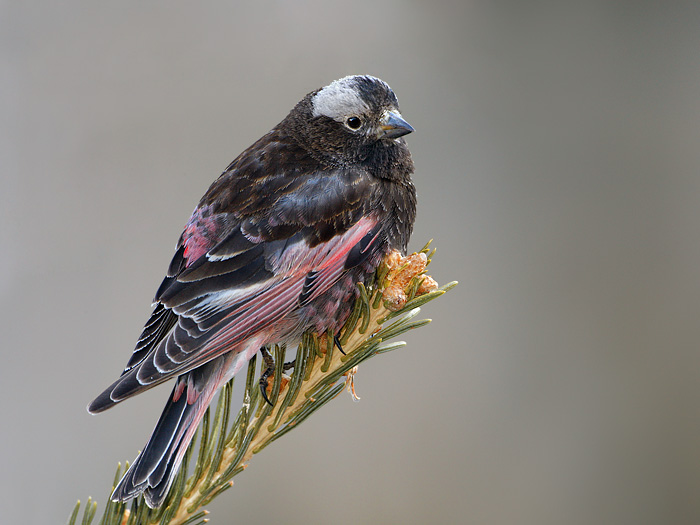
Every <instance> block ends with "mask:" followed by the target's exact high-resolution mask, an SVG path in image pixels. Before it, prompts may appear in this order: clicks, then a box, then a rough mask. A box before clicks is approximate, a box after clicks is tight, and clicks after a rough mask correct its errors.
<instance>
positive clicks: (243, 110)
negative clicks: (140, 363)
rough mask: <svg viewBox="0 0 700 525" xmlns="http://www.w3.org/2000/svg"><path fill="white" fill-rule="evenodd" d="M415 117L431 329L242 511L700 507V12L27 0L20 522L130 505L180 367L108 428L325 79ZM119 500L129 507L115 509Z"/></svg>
mask: <svg viewBox="0 0 700 525" xmlns="http://www.w3.org/2000/svg"><path fill="white" fill-rule="evenodd" d="M353 73H370V74H373V75H376V76H379V77H381V78H383V79H384V80H386V81H387V82H389V83H390V84H391V86H392V87H393V88H394V90H395V91H396V93H397V94H398V97H399V99H400V101H401V108H402V111H403V114H404V116H405V117H406V118H407V119H408V120H409V122H411V124H413V126H415V128H416V130H417V131H416V133H414V134H413V135H410V136H409V137H408V143H409V146H410V148H411V151H412V153H413V156H414V159H415V163H416V175H415V183H416V186H417V187H418V191H419V213H418V220H417V224H416V230H415V233H414V237H413V242H412V245H411V248H412V249H419V248H420V247H421V246H422V245H423V244H424V242H425V241H427V240H428V239H430V238H434V239H435V241H434V245H435V246H436V247H437V248H438V252H437V255H436V259H435V261H434V263H433V265H432V266H431V274H432V275H433V276H434V277H435V278H436V279H437V280H438V281H439V282H440V283H442V284H444V283H446V282H447V281H450V280H454V279H457V280H459V281H460V283H461V284H460V286H459V287H458V288H457V289H456V290H454V291H453V292H451V293H450V294H448V295H446V296H445V297H443V298H442V299H441V300H439V301H437V302H436V303H432V304H430V305H429V306H427V307H426V308H424V311H423V314H424V315H425V316H428V317H431V318H433V319H434V322H433V324H431V325H430V326H429V327H426V328H423V329H421V330H419V331H417V332H415V333H410V334H407V335H406V336H404V338H405V339H406V340H407V341H408V343H409V344H408V346H407V347H406V348H404V349H402V350H400V351H396V352H394V353H391V354H387V355H385V356H382V357H379V358H376V359H374V360H373V361H370V362H369V363H368V364H367V365H364V366H362V367H361V368H360V373H359V375H358V376H357V390H358V393H359V395H360V396H361V397H362V401H361V402H360V403H353V402H352V401H351V400H350V397H349V396H348V395H343V396H341V397H340V398H339V399H337V400H335V401H334V402H333V403H332V404H331V405H329V406H328V407H326V408H325V409H324V410H322V411H321V412H319V413H317V414H316V415H315V416H314V417H313V418H311V419H310V420H308V421H307V422H306V423H305V424H304V425H303V426H301V427H300V428H299V429H298V430H295V431H294V432H292V433H291V434H289V435H288V436H287V437H285V438H284V439H282V440H280V441H278V442H276V443H275V444H274V446H271V447H270V448H268V449H266V450H265V452H264V453H263V454H261V455H259V456H257V457H255V458H254V459H253V461H252V462H251V464H250V468H249V469H248V470H246V472H245V473H244V474H242V475H240V476H238V477H237V478H236V484H235V486H234V488H233V489H232V490H230V491H229V492H227V493H226V494H225V495H223V496H222V497H220V498H219V499H218V500H217V501H216V502H215V504H213V505H212V506H211V507H210V508H211V510H212V511H213V513H212V523H234V522H235V523H290V524H322V523H329V522H333V523H339V524H350V523H353V524H355V523H412V524H413V523H415V524H423V523H469V524H501V523H504V524H505V523H518V524H538V525H540V524H581V525H583V524H591V523H610V524H658V523H679V524H680V523H683V524H685V523H688V524H694V523H700V413H699V410H698V401H699V400H700V381H698V378H699V377H700V352H699V350H700V349H699V346H698V343H699V341H700V322H699V321H700V318H699V317H700V202H699V201H700V140H699V139H700V6H699V5H698V4H697V3H695V5H693V4H692V3H689V4H688V5H687V6H686V7H684V6H683V5H682V4H680V3H674V2H669V3H663V2H658V3H651V2H629V3H626V4H625V3H623V2H585V3H584V2H581V3H579V4H578V5H577V4H565V3H554V4H544V3H539V2H535V3H532V2H515V1H513V2H486V1H484V2H461V3H460V2H436V1H432V2H418V1H413V2H381V3H380V2H374V1H372V2H366V1H353V2H343V3H331V2H325V1H296V2H282V1H277V2H267V1H265V2H262V1H261V2H257V3H254V4H253V3H251V4H245V5H244V4H240V5H239V4H238V3H236V2H216V3H206V4H204V3H199V2H197V3H195V2H161V3H155V2H148V3H145V2H137V1H123V0H122V1H120V2H109V3H108V2H90V1H84V2H61V3H59V2H9V1H6V2H3V3H2V4H0V115H1V123H0V133H1V136H0V246H2V254H1V255H0V318H1V319H3V329H2V343H1V344H2V367H1V368H0V389H1V390H0V392H1V394H0V395H1V396H2V405H1V406H2V408H1V411H2V412H1V415H2V422H3V423H2V430H1V431H0V445H1V447H2V464H1V467H0V508H2V518H1V521H2V522H3V523H30V524H47V523H63V522H64V521H65V519H66V518H67V516H68V514H69V512H70V510H71V508H72V506H73V504H74V502H75V500H76V499H78V498H80V499H81V500H83V501H85V500H86V499H87V496H88V495H91V496H93V497H97V498H98V500H99V502H100V504H101V505H102V504H103V503H104V501H105V499H106V497H107V491H108V487H109V485H110V483H111V481H112V476H113V472H114V468H115V466H116V463H117V461H124V460H126V459H132V458H133V457H134V456H135V454H136V451H137V450H138V449H139V448H140V447H142V446H143V444H144V443H145V440H146V438H147V436H148V434H149V433H150V431H151V429H152V427H153V425H154V424H155V421H156V419H157V417H158V415H159V414H160V411H161V408H162V406H163V404H164V400H165V397H166V396H167V395H168V393H169V391H170V387H169V386H164V387H161V388H158V389H155V390H152V391H150V392H148V393H147V394H144V395H142V396H139V397H138V398H136V399H134V400H131V401H129V402H126V403H124V404H123V405H120V406H118V407H117V408H115V409H114V410H111V411H109V412H108V413H105V414H102V415H100V416H99V417H91V416H89V415H88V414H87V413H86V411H85V406H86V404H87V403H88V402H89V401H90V400H91V399H92V398H93V397H94V396H95V395H96V394H98V393H99V392H100V391H101V390H102V389H103V388H104V387H105V386H106V385H107V384H109V383H110V382H111V381H112V380H113V379H114V378H116V376H117V374H118V373H119V372H120V370H121V369H122V367H123V366H124V364H125V363H126V361H127V359H128V356H129V354H130V352H131V350H132V348H133V345H134V343H135V340H136V338H137V336H138V334H139V332H140V330H141V327H142V325H143V323H144V321H145V320H146V318H147V316H148V314H149V312H150V307H149V303H150V300H151V298H152V296H153V293H154V292H155V289H156V287H157V285H158V284H159V282H160V279H161V277H162V275H163V273H164V271H165V269H166V267H167V264H168V262H169V260H170V257H171V254H172V249H173V247H174V244H175V241H176V240H177V237H178V235H179V234H180V231H181V229H182V227H183V226H184V224H185V222H186V221H187V219H188V217H189V214H190V212H191V211H192V209H193V207H194V206H195V204H196V203H197V201H198V200H199V197H200V196H201V195H202V194H203V192H204V191H205V190H206V189H207V187H208V185H209V184H210V182H211V181H213V180H214V178H216V177H217V176H218V174H219V173H220V172H221V170H222V169H223V168H225V167H226V165H227V164H228V163H229V161H231V160H232V159H233V158H234V157H235V156H236V155H238V153H239V152H240V151H242V150H243V149H244V148H245V147H247V146H248V145H249V144H250V143H252V142H253V141H254V140H255V139H257V138H258V137H259V136H261V135H262V134H263V133H265V132H266V131H268V130H269V129H270V128H271V127H272V126H273V125H275V124H276V123H277V122H278V121H279V120H281V119H282V118H283V117H284V115H285V114H286V113H287V112H288V111H289V110H290V109H291V108H292V106H293V105H294V104H295V103H296V102H297V101H298V100H299V99H300V98H301V97H302V96H303V95H304V94H306V93H307V92H309V91H311V90H313V89H315V88H317V87H321V86H323V85H326V84H328V83H329V82H330V81H332V80H333V79H336V78H339V77H342V76H345V75H348V74H353ZM100 508H101V507H100Z"/></svg>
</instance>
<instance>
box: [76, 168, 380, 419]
mask: <svg viewBox="0 0 700 525" xmlns="http://www.w3.org/2000/svg"><path fill="white" fill-rule="evenodd" d="M268 158H269V156H268ZM303 160H304V159H301V160H300V161H299V162H298V163H292V165H295V166H297V167H296V168H295V170H297V172H295V173H292V174H290V173H288V172H286V171H284V170H282V169H279V166H280V164H279V163H277V164H276V165H277V167H278V169H277V170H276V171H273V172H272V173H271V170H270V169H269V166H266V165H265V163H264V162H257V163H251V162H250V161H248V163H246V162H244V161H245V158H244V159H243V161H241V162H239V163H238V164H235V163H234V164H233V165H232V167H230V169H229V171H228V172H225V173H224V175H222V177H220V178H219V180H217V182H215V183H214V184H213V185H212V187H211V188H210V190H209V191H208V192H207V194H206V195H205V196H204V198H203V199H202V201H201V202H200V205H199V206H198V207H197V209H195V211H194V213H193V215H192V217H191V219H190V221H189V223H188V225H187V227H186V228H185V231H184V233H183V235H182V236H181V238H180V241H179V243H178V247H177V251H176V253H175V256H174V257H173V260H172V262H171V264H170V268H169V271H168V274H167V276H166V278H165V279H164V281H163V283H162V284H161V286H160V288H159V289H158V292H157V294H156V299H155V300H156V306H155V309H154V311H153V314H152V315H151V318H150V319H149V321H148V323H147V324H146V326H145V327H144V330H143V333H142V335H141V337H140V338H139V341H138V343H137V346H136V348H135V350H134V353H133V354H132V357H131V359H130V361H129V363H128V364H127V367H126V369H125V370H124V373H123V374H122V376H121V377H120V378H119V379H118V380H117V381H116V382H115V383H114V384H112V385H111V386H110V387H109V388H108V389H107V390H105V392H103V394H101V395H100V396H99V397H98V398H97V399H95V401H93V403H92V404H91V405H90V407H89V410H90V411H91V412H99V411H102V410H105V409H106V408H109V407H110V406H111V405H113V404H114V403H117V402H119V401H122V400H123V399H126V398H127V397H131V396H132V395H135V394H137V393H139V392H141V391H143V390H146V389H148V388H150V387H152V386H155V385H156V384H159V383H161V382H163V381H165V380H167V379H169V378H170V377H173V376H175V375H178V374H181V373H183V372H185V371H187V370H191V369H192V368H195V367H197V366H200V365H201V364H203V363H205V362H207V361H210V360H211V359H214V358H215V357H216V356H218V355H221V354H222V353H224V352H226V351H228V350H230V349H231V348H232V347H233V346H234V345H235V344H237V343H238V342H241V341H243V340H245V339H248V338H250V337H252V336H254V335H255V334H256V333H259V332H261V331H263V330H264V329H266V328H268V327H269V326H270V325H272V324H273V323H275V322H276V321H278V320H280V319H281V318H283V317H284V316H286V315H287V314H289V312H291V311H292V310H293V309H294V308H296V307H299V306H300V305H303V304H305V303H306V302H308V301H310V300H311V299H313V298H315V297H317V296H319V295H321V294H322V293H324V292H325V291H326V290H328V289H329V288H330V287H331V286H332V285H333V283H335V282H336V281H337V280H338V278H339V277H340V275H341V274H342V272H343V271H344V270H346V269H347V268H349V267H352V266H355V265H357V264H359V263H361V262H362V260H364V259H365V258H366V257H367V256H368V255H369V254H370V253H371V252H372V251H374V249H376V248H377V246H379V245H380V244H381V241H378V239H379V238H380V237H381V232H379V230H378V228H379V219H378V217H379V216H378V213H377V210H374V209H373V207H376V206H377V204H376V202H374V203H373V199H372V198H371V196H372V195H374V194H375V193H376V191H375V190H376V184H378V182H377V181H376V179H374V178H372V177H370V176H369V175H367V174H366V173H365V172H363V171H361V170H346V169H336V170H328V171H319V170H317V171H312V172H308V173H298V169H299V168H298V166H299V165H301V166H302V167H303V166H304V162H303ZM261 171H262V172H264V176H263V175H262V174H261V173H260V172H261Z"/></svg>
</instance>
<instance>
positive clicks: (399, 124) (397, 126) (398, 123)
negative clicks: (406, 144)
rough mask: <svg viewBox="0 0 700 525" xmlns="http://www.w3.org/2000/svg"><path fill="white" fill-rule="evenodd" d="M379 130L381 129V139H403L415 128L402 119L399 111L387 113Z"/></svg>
mask: <svg viewBox="0 0 700 525" xmlns="http://www.w3.org/2000/svg"><path fill="white" fill-rule="evenodd" d="M379 128H380V129H381V131H380V132H379V136H380V138H388V139H396V138H399V137H403V136H404V135H408V134H409V133H411V132H412V131H414V130H413V126H411V125H410V124H409V123H408V122H406V121H405V120H404V119H403V118H401V114H400V113H399V112H398V111H387V112H385V113H384V117H383V118H382V121H381V124H380V126H379Z"/></svg>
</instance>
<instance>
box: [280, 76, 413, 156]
mask: <svg viewBox="0 0 700 525" xmlns="http://www.w3.org/2000/svg"><path fill="white" fill-rule="evenodd" d="M290 117H291V119H292V121H293V127H294V131H295V134H296V135H298V137H299V138H300V142H301V143H302V144H304V145H305V146H306V147H308V148H310V149H311V150H313V152H314V153H317V154H319V155H320V156H322V157H324V158H330V159H332V160H333V161H334V162H335V163H337V164H350V163H356V162H365V161H371V160H372V157H373V156H374V155H375V154H378V153H379V152H381V151H384V150H387V149H389V150H391V149H396V148H399V149H404V148H405V144H404V141H403V139H402V138H401V137H403V136H404V135H406V134H408V133H411V132H412V131H413V127H412V126H411V125H410V124H409V123H408V122H406V121H405V120H404V119H403V117H402V116H401V113H400V111H399V101H398V99H397V98H396V95H395V94H394V92H393V91H392V89H391V88H390V87H389V85H388V84H387V83H386V82H384V81H383V80H380V79H378V78H376V77H372V76H368V75H354V76H348V77H344V78H341V79H339V80H336V81H334V82H331V83H330V84H329V85H327V86H326V87H323V88H321V89H318V90H316V91H313V92H311V93H309V94H308V95H307V96H306V97H304V99H303V100H302V101H301V102H300V103H299V104H298V105H297V107H295V108H294V110H292V113H290ZM382 156H383V155H382Z"/></svg>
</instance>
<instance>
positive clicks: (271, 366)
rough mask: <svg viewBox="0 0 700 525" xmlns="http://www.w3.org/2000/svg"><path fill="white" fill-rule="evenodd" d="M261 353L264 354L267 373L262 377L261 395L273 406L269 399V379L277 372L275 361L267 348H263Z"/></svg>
mask: <svg viewBox="0 0 700 525" xmlns="http://www.w3.org/2000/svg"><path fill="white" fill-rule="evenodd" d="M260 353H261V354H262V358H263V361H264V362H265V365H266V368H265V371H264V372H263V373H262V374H261V375H260V393H261V394H262V396H263V399H264V400H265V401H267V404H268V405H270V406H273V405H272V402H271V401H270V399H269V398H268V397H267V379H268V378H269V377H270V375H272V374H273V373H274V371H275V361H274V359H272V356H271V355H270V352H268V351H267V347H265V346H263V347H261V348H260Z"/></svg>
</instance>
